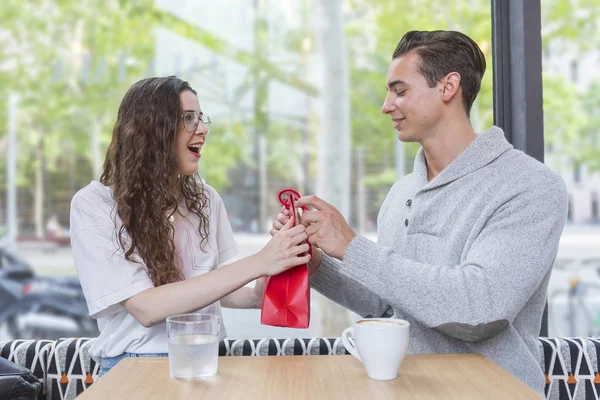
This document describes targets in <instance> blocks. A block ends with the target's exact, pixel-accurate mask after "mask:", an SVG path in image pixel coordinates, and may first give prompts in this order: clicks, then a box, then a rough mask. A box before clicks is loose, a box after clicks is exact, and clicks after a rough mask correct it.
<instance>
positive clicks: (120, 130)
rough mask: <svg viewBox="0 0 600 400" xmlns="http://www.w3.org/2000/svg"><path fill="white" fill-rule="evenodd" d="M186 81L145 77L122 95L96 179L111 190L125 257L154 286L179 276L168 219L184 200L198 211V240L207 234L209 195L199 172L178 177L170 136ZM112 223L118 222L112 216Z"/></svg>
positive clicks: (172, 235)
mask: <svg viewBox="0 0 600 400" xmlns="http://www.w3.org/2000/svg"><path fill="white" fill-rule="evenodd" d="M184 90H189V91H191V92H193V93H194V94H196V92H195V91H194V90H193V89H192V88H191V87H190V85H189V84H188V83H187V82H185V81H183V80H181V79H179V78H177V77H175V76H169V77H161V78H147V79H143V80H141V81H139V82H137V83H135V84H134V85H133V86H132V87H131V88H130V89H129V90H128V91H127V93H126V94H125V96H124V97H123V100H122V101H121V105H120V106H119V114H118V117H117V122H116V123H115V126H114V128H113V134H112V140H111V142H110V145H109V146H108V149H107V151H106V159H105V161H104V171H103V172H102V175H101V177H100V182H101V183H102V184H104V185H106V186H109V187H111V188H112V192H113V197H114V200H115V204H116V209H117V214H118V217H119V218H120V219H121V226H120V229H118V231H117V238H118V241H119V244H120V246H121V249H122V250H123V252H124V254H125V258H126V259H127V260H128V261H132V262H137V260H136V258H135V257H134V255H135V254H137V255H138V256H139V257H140V258H141V259H142V260H143V262H144V263H145V265H146V267H147V270H148V275H149V276H150V278H151V279H152V282H153V283H154V285H155V286H161V285H164V284H167V283H171V282H176V281H179V280H182V279H183V274H182V271H181V270H180V269H179V268H178V266H177V264H176V262H175V256H176V253H175V242H174V234H175V231H174V229H173V226H172V224H171V223H170V222H169V217H170V216H172V215H173V214H174V213H175V212H177V206H178V204H180V202H182V201H183V200H185V205H186V206H187V209H188V210H189V212H192V213H194V214H196V215H198V217H199V219H200V224H199V226H198V232H199V233H200V236H201V238H202V239H201V243H200V244H202V243H204V242H205V241H206V240H207V238H208V228H209V220H208V216H207V215H206V214H205V213H204V210H206V209H207V208H208V207H209V197H208V195H207V194H206V190H205V188H204V186H203V184H202V181H201V180H200V179H199V176H198V174H197V173H196V174H194V175H178V170H177V156H176V153H175V137H176V133H177V127H178V124H179V121H180V115H182V112H183V110H182V108H181V105H180V101H179V94H180V93H181V92H183V91H184ZM115 226H118V225H117V221H116V215H115Z"/></svg>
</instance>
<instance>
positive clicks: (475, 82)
mask: <svg viewBox="0 0 600 400" xmlns="http://www.w3.org/2000/svg"><path fill="white" fill-rule="evenodd" d="M411 51H415V52H416V53H417V54H418V55H419V58H420V62H419V72H420V73H421V74H422V75H423V76H424V77H425V79H427V82H428V83H429V87H434V86H435V85H436V84H437V83H438V82H439V81H440V80H441V79H442V78H443V77H445V76H446V75H448V74H449V73H451V72H458V74H459V75H460V87H461V88H462V100H463V105H464V107H465V111H466V112H467V116H469V115H470V113H471V106H472V105H473V102H474V101H475V98H476V97H477V94H478V93H479V89H480V87H481V79H482V78H483V74H484V73H485V56H484V55H483V53H482V52H481V49H480V48H479V46H478V45H477V43H475V41H474V40H473V39H471V38H470V37H468V36H467V35H465V34H464V33H460V32H456V31H410V32H407V33H406V34H405V35H404V36H403V37H402V39H401V40H400V42H399V43H398V46H397V47H396V50H394V55H393V56H392V60H394V59H396V58H398V57H400V56H402V55H404V54H406V53H409V52H411Z"/></svg>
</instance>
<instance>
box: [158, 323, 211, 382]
mask: <svg viewBox="0 0 600 400" xmlns="http://www.w3.org/2000/svg"><path fill="white" fill-rule="evenodd" d="M167 336H168V338H169V371H170V374H171V377H172V378H181V379H201V378H208V377H211V376H215V375H216V374H217V367H218V365H219V319H218V318H217V316H216V315H213V314H180V315H173V316H170V317H168V318H167Z"/></svg>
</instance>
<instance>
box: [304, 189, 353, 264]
mask: <svg viewBox="0 0 600 400" xmlns="http://www.w3.org/2000/svg"><path fill="white" fill-rule="evenodd" d="M296 206H297V207H301V206H311V207H312V208H313V209H314V210H315V211H304V212H303V214H302V224H303V225H304V226H306V233H307V234H308V240H309V241H310V243H312V244H313V245H315V246H317V247H318V248H320V249H321V250H323V251H324V252H325V253H327V254H329V255H330V256H331V257H335V258H337V259H338V260H343V259H344V253H346V249H347V248H348V246H349V245H350V242H351V241H352V239H354V237H355V236H356V233H354V231H353V230H352V229H351V228H350V226H348V223H347V222H346V219H345V218H344V217H343V216H342V214H341V213H340V212H339V211H338V210H337V209H336V208H335V207H334V206H332V205H331V204H329V203H327V202H326V201H324V200H321V199H320V198H318V197H317V196H304V197H301V198H300V199H298V200H297V201H296Z"/></svg>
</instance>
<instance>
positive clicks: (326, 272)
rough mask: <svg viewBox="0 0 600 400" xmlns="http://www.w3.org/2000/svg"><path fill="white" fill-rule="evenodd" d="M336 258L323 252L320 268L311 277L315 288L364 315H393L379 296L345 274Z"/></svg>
mask: <svg viewBox="0 0 600 400" xmlns="http://www.w3.org/2000/svg"><path fill="white" fill-rule="evenodd" d="M341 267H342V265H341V263H340V262H339V261H337V260H336V259H335V258H333V257H330V256H328V255H327V254H325V253H323V259H322V260H321V264H320V265H319V269H317V272H315V273H314V275H313V276H312V277H311V280H310V283H311V286H312V288H313V289H316V290H317V291H318V292H319V293H321V294H322V295H324V296H325V297H327V298H329V299H330V300H333V301H335V302H336V303H338V304H341V305H342V306H344V307H346V308H348V309H350V310H352V311H353V312H355V313H357V314H359V315H361V316H363V317H381V316H387V317H391V316H392V315H393V311H392V309H391V307H390V306H389V305H388V304H386V303H385V302H384V301H383V300H382V299H381V298H380V297H379V296H377V295H375V294H374V293H373V292H372V291H370V290H369V289H367V288H366V287H365V286H364V285H362V284H360V283H359V282H357V281H355V280H354V279H351V278H349V277H348V276H346V275H345V274H344V271H343V269H342V268H341Z"/></svg>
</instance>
